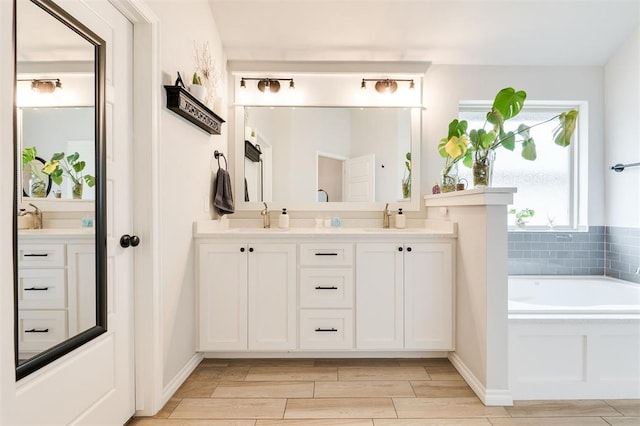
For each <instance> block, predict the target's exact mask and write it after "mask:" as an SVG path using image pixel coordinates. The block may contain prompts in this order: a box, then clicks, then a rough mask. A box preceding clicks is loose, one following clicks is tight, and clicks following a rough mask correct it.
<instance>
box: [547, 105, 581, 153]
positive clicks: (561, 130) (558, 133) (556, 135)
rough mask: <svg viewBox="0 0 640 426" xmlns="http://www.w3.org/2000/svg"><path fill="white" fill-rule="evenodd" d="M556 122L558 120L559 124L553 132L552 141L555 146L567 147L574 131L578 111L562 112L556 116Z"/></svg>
mask: <svg viewBox="0 0 640 426" xmlns="http://www.w3.org/2000/svg"><path fill="white" fill-rule="evenodd" d="M558 120H560V123H559V124H558V127H556V128H555V129H554V130H553V140H554V142H555V143H556V144H557V145H560V146H569V144H571V137H572V136H573V133H574V132H575V130H576V124H577V122H578V111H577V110H575V109H572V110H571V111H568V112H563V113H562V114H560V115H559V116H558Z"/></svg>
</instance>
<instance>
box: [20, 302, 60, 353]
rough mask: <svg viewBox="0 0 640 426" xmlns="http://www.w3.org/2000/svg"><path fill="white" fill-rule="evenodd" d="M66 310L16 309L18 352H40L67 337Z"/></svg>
mask: <svg viewBox="0 0 640 426" xmlns="http://www.w3.org/2000/svg"><path fill="white" fill-rule="evenodd" d="M66 315H67V314H66V311H45V310H39V311H23V310H20V311H18V347H19V348H20V352H32V351H33V352H40V351H42V350H44V349H47V348H50V347H51V346H53V345H56V344H58V343H60V342H62V341H63V340H64V339H66V338H67V326H66V324H67V318H66Z"/></svg>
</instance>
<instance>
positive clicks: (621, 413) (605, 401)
mask: <svg viewBox="0 0 640 426" xmlns="http://www.w3.org/2000/svg"><path fill="white" fill-rule="evenodd" d="M600 401H602V402H604V403H605V404H607V405H608V406H609V407H611V408H613V409H614V410H616V412H618V413H620V415H621V416H622V417H626V416H625V415H624V413H623V412H622V411H620V410H618V409H617V408H616V407H614V406H613V405H611V404H609V403H608V402H607V400H606V399H601V400H600ZM605 422H606V420H605ZM607 423H609V422H607Z"/></svg>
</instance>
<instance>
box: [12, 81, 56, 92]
mask: <svg viewBox="0 0 640 426" xmlns="http://www.w3.org/2000/svg"><path fill="white" fill-rule="evenodd" d="M18 81H31V90H33V91H34V92H38V93H53V92H54V91H55V90H56V89H62V82H61V81H60V79H59V78H34V79H33V80H18Z"/></svg>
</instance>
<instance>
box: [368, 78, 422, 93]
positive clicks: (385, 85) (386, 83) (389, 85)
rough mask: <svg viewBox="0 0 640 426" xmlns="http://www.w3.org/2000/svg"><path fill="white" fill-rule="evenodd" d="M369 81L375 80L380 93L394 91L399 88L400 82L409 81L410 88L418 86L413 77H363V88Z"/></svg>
mask: <svg viewBox="0 0 640 426" xmlns="http://www.w3.org/2000/svg"><path fill="white" fill-rule="evenodd" d="M367 81H375V82H376V84H375V86H374V87H375V89H376V91H377V92H378V93H393V92H395V91H396V90H398V82H399V81H406V82H409V89H411V90H413V89H415V88H416V84H415V83H414V82H413V79H395V80H394V79H390V78H383V79H377V78H363V79H362V83H360V88H361V89H363V90H364V89H366V88H367Z"/></svg>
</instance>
